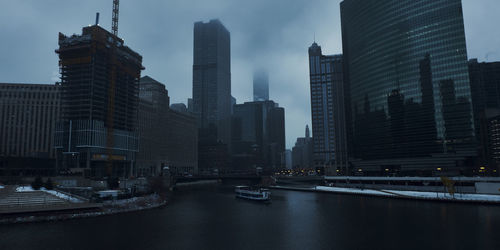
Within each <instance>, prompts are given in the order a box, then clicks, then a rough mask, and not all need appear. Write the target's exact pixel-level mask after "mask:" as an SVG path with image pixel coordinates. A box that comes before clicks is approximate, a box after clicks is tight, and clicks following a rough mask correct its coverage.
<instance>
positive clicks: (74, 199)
mask: <svg viewBox="0 0 500 250" xmlns="http://www.w3.org/2000/svg"><path fill="white" fill-rule="evenodd" d="M43 191H44V192H46V193H49V194H52V195H55V196H57V197H59V198H61V199H63V200H67V201H71V202H74V203H80V202H83V201H81V200H80V199H77V198H75V197H73V196H69V195H67V194H63V193H61V192H57V191H55V190H43Z"/></svg>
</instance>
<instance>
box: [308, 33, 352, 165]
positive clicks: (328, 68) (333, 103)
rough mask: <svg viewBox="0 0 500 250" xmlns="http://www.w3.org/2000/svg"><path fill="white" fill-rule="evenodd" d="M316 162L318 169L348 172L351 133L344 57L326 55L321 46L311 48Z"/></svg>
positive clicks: (313, 45) (312, 107)
mask: <svg viewBox="0 0 500 250" xmlns="http://www.w3.org/2000/svg"><path fill="white" fill-rule="evenodd" d="M309 65H310V67H309V70H310V83H311V86H310V87H311V109H312V110H311V115H312V131H313V155H314V156H313V159H314V165H315V166H316V167H318V168H327V169H326V172H327V173H330V174H331V173H332V172H334V171H335V170H338V172H340V171H346V170H345V168H346V167H347V131H346V125H345V120H346V119H345V111H344V110H345V107H344V81H343V71H342V55H332V56H325V55H323V54H322V52H321V47H320V46H318V44H316V43H313V44H312V45H311V47H309Z"/></svg>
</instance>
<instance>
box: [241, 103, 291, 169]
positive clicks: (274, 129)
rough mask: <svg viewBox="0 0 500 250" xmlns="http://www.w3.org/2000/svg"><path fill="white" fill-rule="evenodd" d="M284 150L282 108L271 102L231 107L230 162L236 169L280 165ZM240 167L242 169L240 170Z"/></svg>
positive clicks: (267, 167)
mask: <svg viewBox="0 0 500 250" xmlns="http://www.w3.org/2000/svg"><path fill="white" fill-rule="evenodd" d="M284 151H285V109H284V108H281V107H277V105H276V103H274V102H273V101H263V102H245V103H243V104H237V105H235V106H234V115H233V150H232V153H233V159H234V160H235V161H236V162H240V164H238V167H242V166H243V165H245V167H244V168H247V169H248V168H251V167H263V168H264V169H266V170H272V169H276V168H278V167H280V166H281V154H282V153H283V152H284ZM242 168H243V167H242Z"/></svg>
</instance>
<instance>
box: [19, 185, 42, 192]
mask: <svg viewBox="0 0 500 250" xmlns="http://www.w3.org/2000/svg"><path fill="white" fill-rule="evenodd" d="M42 189H45V188H42ZM42 189H40V190H42ZM33 191H36V190H34V189H33V188H32V187H31V186H19V187H16V192H33Z"/></svg>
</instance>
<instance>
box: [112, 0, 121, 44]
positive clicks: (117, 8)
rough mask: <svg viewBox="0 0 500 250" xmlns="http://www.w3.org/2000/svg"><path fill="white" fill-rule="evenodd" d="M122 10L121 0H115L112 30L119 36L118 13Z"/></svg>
mask: <svg viewBox="0 0 500 250" xmlns="http://www.w3.org/2000/svg"><path fill="white" fill-rule="evenodd" d="M119 12H120V0H113V18H112V19H111V23H112V25H111V30H112V31H113V35H115V36H118V16H119V15H118V14H119Z"/></svg>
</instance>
